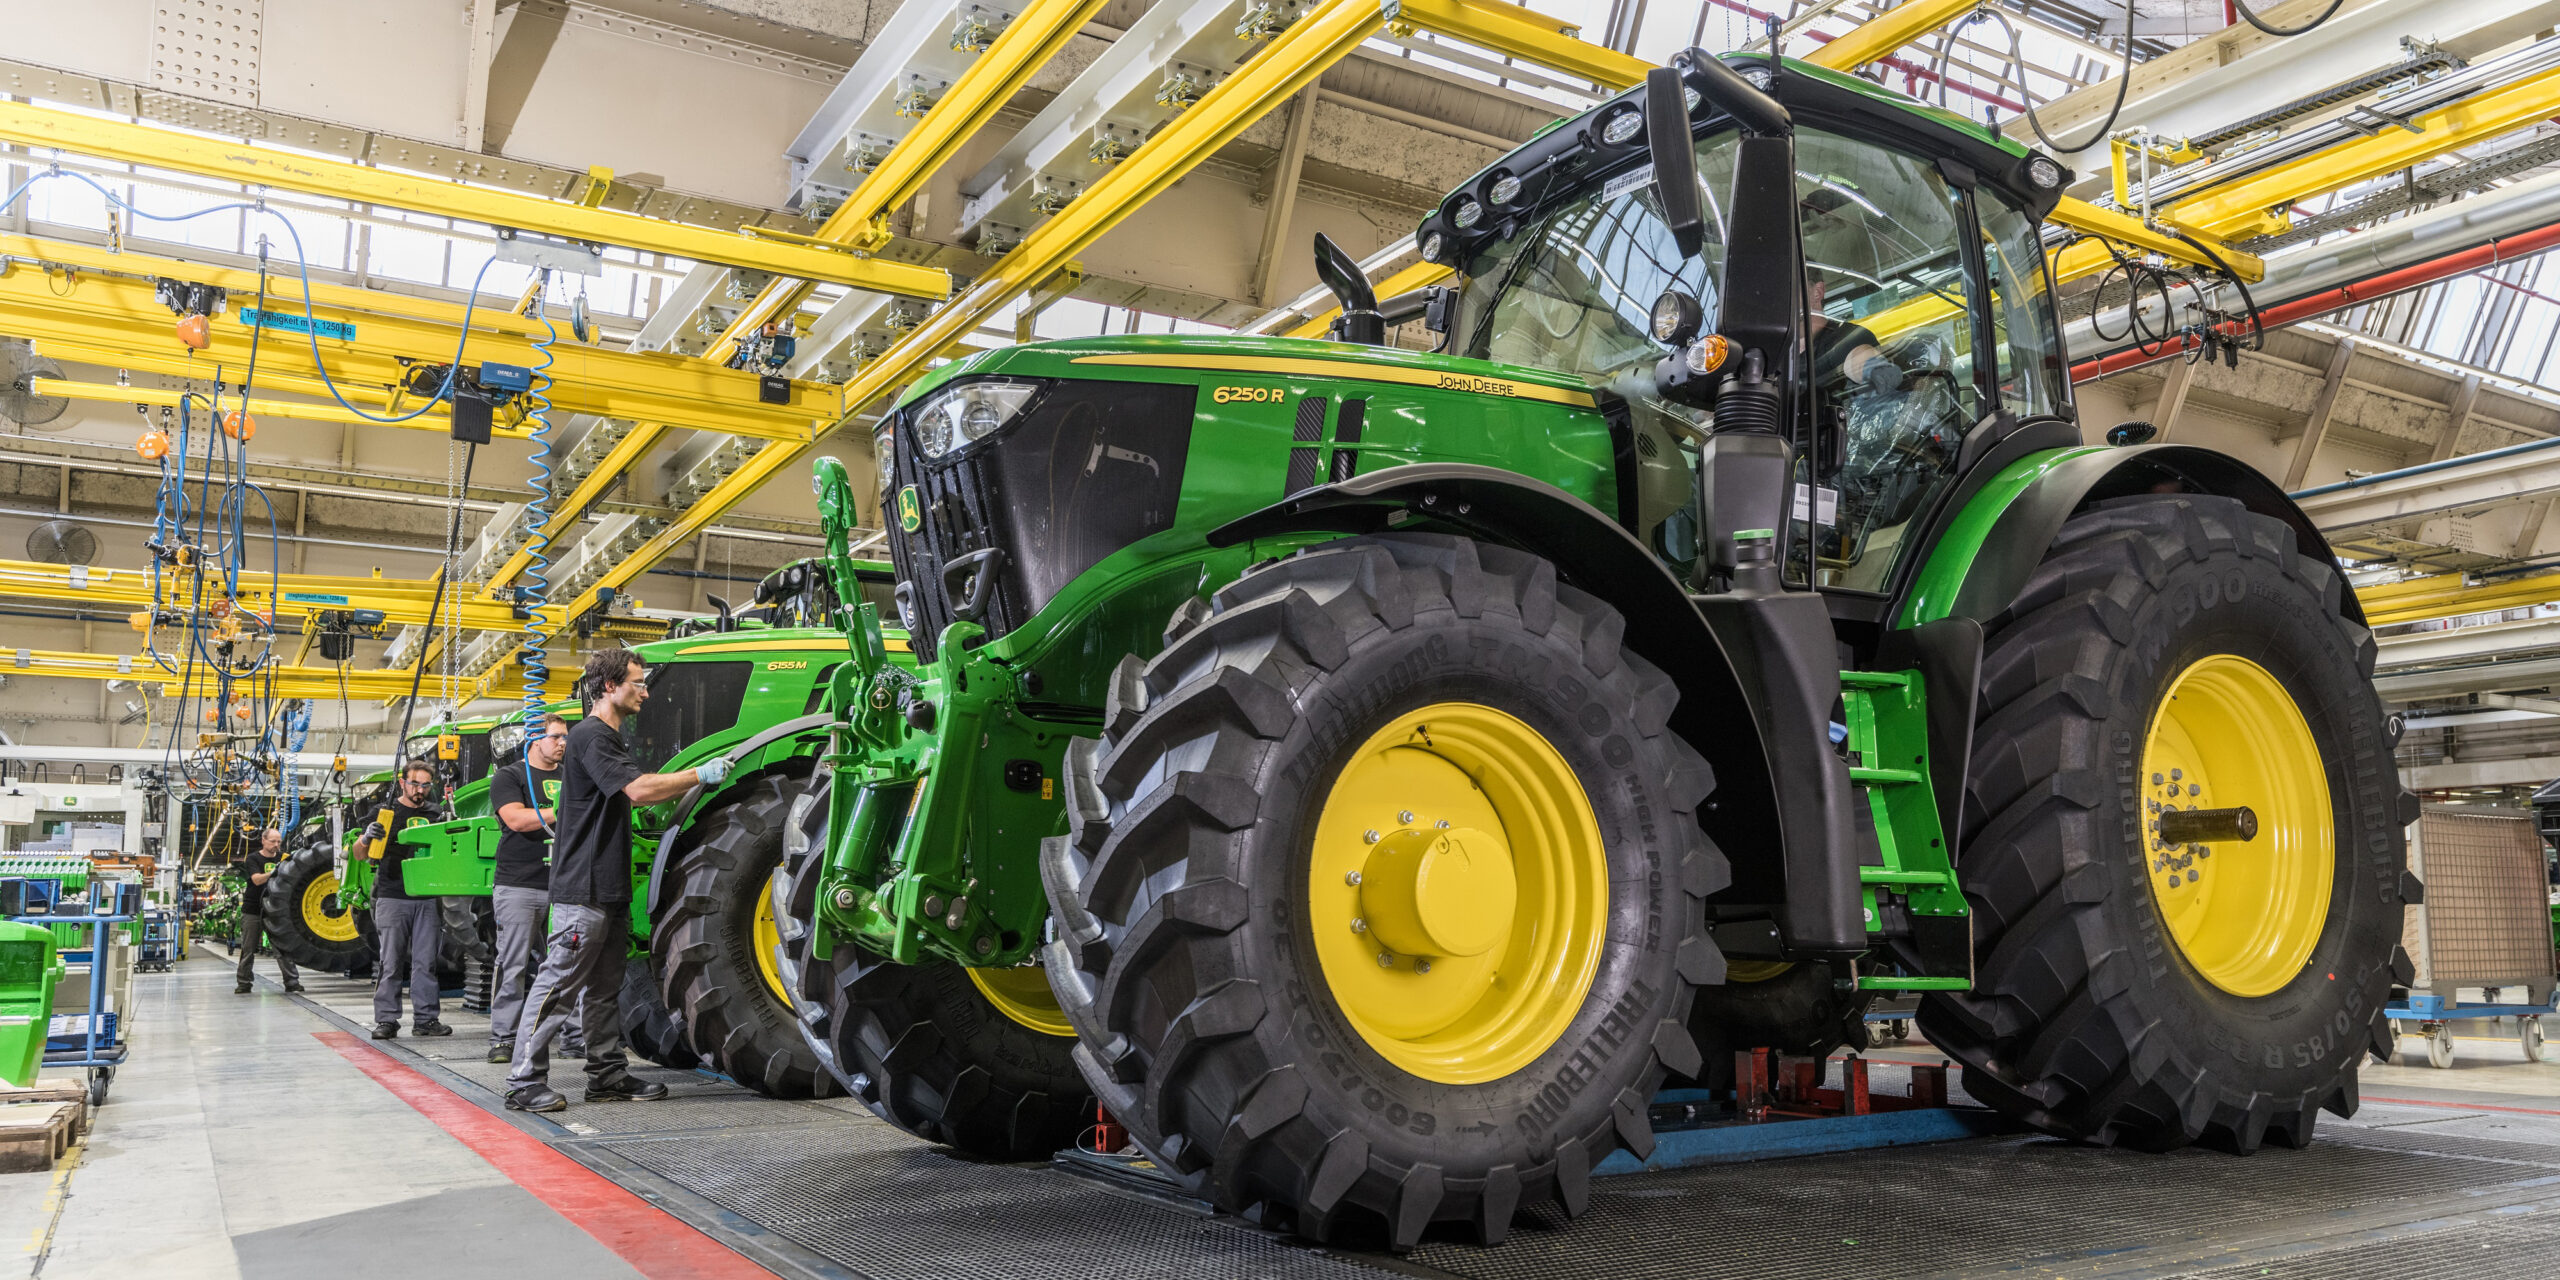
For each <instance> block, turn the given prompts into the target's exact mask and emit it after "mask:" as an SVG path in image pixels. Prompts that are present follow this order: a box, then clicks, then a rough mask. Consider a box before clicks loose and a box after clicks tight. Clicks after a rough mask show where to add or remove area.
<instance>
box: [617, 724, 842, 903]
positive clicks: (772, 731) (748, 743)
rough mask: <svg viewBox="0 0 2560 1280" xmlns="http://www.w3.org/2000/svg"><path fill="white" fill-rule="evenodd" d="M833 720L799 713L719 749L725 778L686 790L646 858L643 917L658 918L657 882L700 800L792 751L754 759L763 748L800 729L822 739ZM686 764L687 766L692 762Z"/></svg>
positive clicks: (722, 792)
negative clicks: (727, 766) (725, 768)
mask: <svg viewBox="0 0 2560 1280" xmlns="http://www.w3.org/2000/svg"><path fill="white" fill-rule="evenodd" d="M834 723H835V716H834V714H833V713H832V712H826V711H820V712H817V713H815V714H812V715H805V716H801V717H798V718H797V719H792V720H785V721H783V722H782V723H780V724H777V725H774V726H772V727H771V728H768V729H766V730H764V731H763V732H762V733H758V734H756V735H755V736H753V737H749V738H744V739H741V740H739V741H738V742H737V743H736V744H735V745H733V746H731V747H730V748H729V749H728V750H727V751H724V752H722V753H721V755H722V756H723V757H724V758H726V759H727V760H728V761H729V764H730V766H731V771H730V774H729V777H728V779H727V780H726V781H724V782H723V783H721V785H720V786H719V787H718V788H717V789H716V790H715V789H713V788H709V787H703V786H699V785H697V786H696V787H694V788H693V790H691V791H687V792H685V793H684V796H683V798H681V799H679V800H677V801H676V807H675V812H674V814H673V815H672V816H671V817H670V818H669V819H668V820H667V829H666V831H665V832H664V833H662V834H660V835H659V837H658V854H657V856H656V857H654V858H651V859H650V860H649V885H648V892H647V893H645V894H643V895H642V896H641V905H642V918H643V919H656V918H657V915H658V885H659V883H660V882H661V881H662V880H663V879H664V878H665V876H666V872H667V864H668V863H671V862H673V861H675V855H676V852H677V850H678V849H680V848H681V847H682V843H683V838H684V832H685V828H686V826H687V825H688V824H690V823H691V822H692V821H693V815H694V813H695V812H696V811H698V810H699V809H701V808H702V803H703V801H705V800H707V799H710V798H711V797H713V796H720V795H726V794H728V793H729V792H730V791H732V790H734V789H736V788H737V787H739V786H741V785H744V784H745V783H747V782H748V781H751V780H752V779H753V778H754V777H755V776H756V775H757V774H760V773H763V772H765V771H767V770H768V769H770V768H771V767H773V766H774V765H776V764H778V763H779V761H780V758H781V757H783V756H787V755H790V754H792V753H789V752H776V753H773V755H774V757H775V758H773V759H767V760H756V757H757V755H758V754H759V753H762V752H764V750H765V748H767V747H770V746H772V745H773V744H775V743H777V742H780V741H782V740H783V739H785V738H790V737H793V736H796V735H799V734H803V733H816V734H818V735H820V736H821V738H822V739H823V737H824V735H825V733H826V731H827V726H829V725H831V724H834ZM751 760H753V761H755V763H754V765H753V766H750V765H749V763H748V762H749V761H751ZM695 763H696V764H699V763H701V762H700V761H696V762H695ZM687 767H688V768H689V767H691V766H687Z"/></svg>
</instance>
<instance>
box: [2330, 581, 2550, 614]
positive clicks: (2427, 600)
mask: <svg viewBox="0 0 2560 1280" xmlns="http://www.w3.org/2000/svg"><path fill="white" fill-rule="evenodd" d="M2356 600H2357V601H2358V602H2359V603H2361V604H2363V605H2364V619H2365V622H2366V624H2367V625H2369V626H2376V627H2387V626H2391V625H2393V624H2395V623H2402V622H2423V621H2425V620H2426V619H2429V618H2458V617H2461V616H2462V615H2464V614H2470V613H2491V612H2495V611H2498V610H2502V609H2519V608H2523V607H2524V606H2526V605H2535V604H2548V603H2551V602H2553V601H2560V573H2535V574H2525V575H2520V576H2517V577H2511V578H2492V579H2489V580H2487V581H2483V582H2472V581H2469V580H2467V579H2466V577H2465V576H2464V575H2462V574H2459V573H2439V574H2431V575H2429V576H2427V577H2423V578H2404V579H2402V580H2401V581H2398V582H2384V583H2377V584H2375V585H2373V586H2369V587H2362V588H2359V589H2357V591H2356Z"/></svg>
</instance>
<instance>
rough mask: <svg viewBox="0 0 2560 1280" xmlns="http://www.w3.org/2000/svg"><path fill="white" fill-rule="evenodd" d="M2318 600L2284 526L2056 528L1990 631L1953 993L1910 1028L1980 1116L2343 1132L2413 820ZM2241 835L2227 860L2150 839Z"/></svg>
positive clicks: (2120, 505) (2353, 634)
mask: <svg viewBox="0 0 2560 1280" xmlns="http://www.w3.org/2000/svg"><path fill="white" fill-rule="evenodd" d="M2342 590H2343V584H2342V583H2341V581H2340V578H2339V575H2338V572H2337V570H2336V568H2335V566H2333V565H2330V564H2328V563H2325V562H2323V561H2321V560H2318V559H2314V558H2312V557H2309V556H2305V555H2302V554H2300V553H2299V551H2298V550H2297V549H2296V547H2295V542H2294V534H2293V530H2292V529H2291V528H2290V527H2289V526H2287V525H2286V524H2284V523H2283V522H2281V521H2278V520H2274V519H2270V518H2268V517H2266V516H2261V515H2255V514H2252V513H2251V512H2249V511H2248V510H2246V509H2245V508H2243V507H2242V506H2241V505H2240V504H2239V503H2238V502H2237V501H2234V500H2232V499H2229V498H2218V497H2203V496H2149V495H2146V496H2142V497H2136V498H2125V499H2118V500H2115V501H2112V502H2106V503H2102V504H2100V505H2098V506H2097V507H2095V508H2093V509H2091V510H2089V511H2087V512H2084V513H2083V514H2081V515H2078V516H2076V517H2074V518H2073V519H2072V520H2070V521H2069V522H2068V523H2067V524H2065V525H2064V526H2063V529H2062V532H2061V534H2060V535H2059V536H2058V537H2057V538H2056V539H2055V542H2054V545H2053V548H2052V549H2051V550H2050V551H2048V552H2047V553H2046V556H2045V560H2044V563H2043V565H2042V566H2041V567H2040V568H2038V569H2037V570H2036V572H2035V574H2034V576H2033V577H2032V578H2031V579H2030V580H2029V581H2028V583H2027V585H2026V587H2025V588H2024V589H2023V590H2022V591H2021V592H2020V593H2019V595H2018V598H2017V600H2016V601H2015V602H2014V603H2013V604H2011V605H2010V607H2009V608H2008V609H2007V610H2006V611H2005V612H2003V613H2002V614H2001V615H1999V616H1998V617H1996V618H1993V619H1992V620H1991V621H1990V624H1989V626H1988V628H1987V630H1988V633H1989V634H1988V636H1987V639H1986V645H1985V652H1984V656H1983V664H1982V683H1981V705H1980V710H1979V717H1980V718H1979V721H1978V724H1977V727H1976V729H1975V735H1974V743H1975V746H1974V754H1973V765H1972V775H1971V777H1970V779H1969V780H1968V784H1967V785H1968V789H1969V790H1968V798H1967V807H1966V827H1967V830H1966V831H1965V833H1964V841H1963V845H1962V848H1963V855H1962V857H1961V858H1960V859H1959V862H1958V866H1959V868H1960V870H1961V873H1962V876H1963V880H1964V888H1965V894H1966V897H1967V899H1968V900H1969V901H1970V902H1971V904H1972V906H1973V911H1974V939H1975V942H1974V945H1975V954H1976V961H1975V970H1976V973H1975V985H1974V989H1973V990H1972V991H1971V992H1967V993H1937V994H1932V995H1930V996H1929V997H1928V998H1927V999H1926V1000H1925V1001H1924V1002H1923V1004H1922V1006H1921V1013H1920V1020H1921V1025H1922V1028H1923V1030H1925V1031H1926V1032H1927V1034H1928V1037H1929V1039H1930V1041H1931V1042H1932V1043H1933V1044H1936V1045H1937V1046H1939V1047H1940V1048H1942V1049H1944V1050H1945V1051H1947V1052H1948V1053H1949V1054H1951V1055H1953V1056H1954V1057H1955V1058H1956V1059H1957V1060H1959V1061H1961V1062H1962V1063H1964V1065H1965V1075H1964V1083H1965V1088H1966V1090H1967V1091H1968V1092H1970V1093H1971V1094H1972V1095H1973V1096H1974V1097H1976V1098H1979V1099H1981V1100H1983V1101H1985V1102H1988V1103H1990V1104H1991V1105H1992V1106H1995V1107H1997V1108H1999V1109H2001V1110H2002V1111H2005V1112H2007V1113H2009V1114H2010V1115H2012V1116H2015V1117H2017V1118H2018V1119H2020V1120H2023V1121H2025V1122H2027V1123H2029V1124H2032V1125H2034V1126H2036V1127H2037V1128H2040V1129H2043V1130H2044V1131H2046V1132H2048V1133H2053V1134H2056V1135H2060V1136H2064V1137H2069V1138H2075V1139H2080V1140H2084V1141H2089V1142H2097V1143H2121V1144H2125V1145H2129V1146H2137V1147H2142V1148H2148V1149H2160V1148H2169V1147H2175V1146H2180V1145H2183V1144H2186V1143H2191V1142H2196V1141H2199V1140H2202V1141H2209V1142H2212V1143H2214V1144H2216V1145H2220V1146H2224V1147H2227V1148H2229V1149H2231V1150H2235V1151H2238V1152H2242V1153H2246V1152H2250V1151H2254V1150H2256V1149H2257V1147H2258V1146H2259V1144H2260V1143H2261V1142H2262V1141H2264V1140H2265V1139H2267V1138H2269V1137H2272V1138H2274V1139H2276V1140H2277V1141H2279V1142H2282V1143H2284V1144H2286V1145H2288V1146H2301V1145H2303V1144H2306V1143H2308V1142H2309V1141H2310V1140H2311V1134H2312V1127H2313V1124H2314V1122H2315V1121H2316V1120H2317V1118H2318V1112H2319V1110H2320V1109H2321V1108H2323V1107H2326V1108H2327V1109H2329V1110H2330V1111H2332V1112H2335V1113H2336V1114H2338V1115H2341V1116H2345V1115H2351V1114H2353V1113H2354V1111H2355V1108H2356V1066H2357V1062H2358V1059H2360V1058H2361V1057H2362V1056H2363V1054H2364V1053H2365V1052H2366V1051H2367V1050H2368V1049H2371V1050H2372V1051H2374V1052H2377V1053H2386V1052H2388V1050H2389V1047H2390V1044H2391V1027H2390V1023H2389V1022H2388V1020H2386V1019H2385V1018H2384V1016H2383V1013H2382V1009H2383V1004H2384V998H2385V996H2386V995H2387V994H2388V992H2389V988H2390V986H2391V985H2392V982H2393V981H2394V970H2395V968H2398V969H2400V972H2399V974H2398V977H2399V980H2401V981H2404V982H2405V981H2406V980H2407V978H2408V974H2407V972H2406V970H2405V968H2402V966H2405V965H2406V963H2407V961H2406V958H2405V957H2403V956H2401V955H2400V954H2399V951H2398V948H2397V946H2396V944H2397V942H2398V941H2399V937H2400V923H2401V902H2402V879H2403V875H2404V870H2403V869H2404V865H2405V849H2404V846H2403V840H2402V830H2401V828H2402V826H2403V824H2404V823H2405V822H2406V821H2407V820H2408V819H2409V818H2410V817H2413V816H2414V814H2412V813H2409V812H2407V811H2405V810H2404V808H2403V806H2404V804H2405V803H2406V802H2407V800H2408V799H2409V798H2408V797H2406V796H2405V795H2404V793H2402V792H2401V790H2400V786H2399V781H2398V777H2397V775H2396V773H2395V772H2394V770H2393V766H2392V760H2391V748H2390V745H2389V739H2388V737H2387V735H2386V732H2385V726H2384V723H2383V715H2382V708H2381V705H2380V702H2379V701H2378V699H2377V698H2376V697H2375V694H2374V690H2373V685H2372V682H2371V674H2372V670H2373V659H2374V645H2373V640H2372V637H2371V634H2370V633H2369V632H2367V631H2366V629H2365V628H2364V627H2362V626H2360V625H2357V624H2356V623H2355V622H2353V621H2352V620H2350V619H2349V618H2347V617H2346V616H2345V615H2344V614H2343V613H2342V612H2341V609H2340V605H2341V599H2340V595H2341V592H2342ZM2153 775H2157V776H2156V777H2155V776H2153ZM2173 791H2175V792H2176V795H2175V796H2174V797H2173V796H2172V794H2171V793H2172V792H2173ZM2235 807H2246V808H2249V809H2250V810H2251V811H2252V812H2253V813H2254V815H2255V817H2256V820H2257V824H2258V828H2257V834H2256V835H2255V837H2254V838H2252V839H2250V840H2247V841H2245V842H2243V841H2235V840H2230V839H2228V838H2227V837H2226V838H2223V839H2218V840H2211V841H2205V842H2190V843H2173V842H2170V841H2169V840H2168V839H2166V838H2164V836H2163V834H2162V832H2161V830H2160V828H2159V825H2158V824H2159V822H2160V814H2161V813H2163V812H2167V811H2170V810H2176V811H2179V812H2184V811H2185V810H2187V809H2191V808H2192V809H2199V810H2216V809H2230V808H2235ZM2173 834H2174V833H2173Z"/></svg>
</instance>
